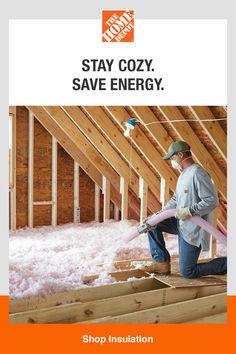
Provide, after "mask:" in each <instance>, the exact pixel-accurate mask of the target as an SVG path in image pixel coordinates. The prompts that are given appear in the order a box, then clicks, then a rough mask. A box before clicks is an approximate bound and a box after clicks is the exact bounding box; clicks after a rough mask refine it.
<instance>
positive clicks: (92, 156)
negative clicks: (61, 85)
mask: <svg viewBox="0 0 236 354" xmlns="http://www.w3.org/2000/svg"><path fill="white" fill-rule="evenodd" d="M28 109H29V110H31V111H32V113H33V114H34V115H35V117H36V118H37V120H38V121H39V122H40V123H41V124H42V125H43V126H44V127H45V129H47V131H48V132H49V133H50V134H51V135H53V136H55V138H56V139H57V141H58V142H59V143H60V145H61V146H62V147H63V148H64V149H65V150H66V151H67V152H68V154H70V156H71V157H72V158H73V159H74V160H75V161H76V162H77V163H78V164H79V165H80V166H81V167H82V169H83V170H84V171H85V172H86V173H87V174H88V176H89V177H90V178H91V179H92V180H93V181H94V182H95V183H96V184H97V185H98V186H99V187H100V188H102V174H103V175H105V176H106V177H110V178H111V180H112V185H113V187H112V188H111V200H112V201H113V202H114V203H115V204H117V205H118V206H119V207H121V198H120V193H119V190H120V189H119V188H120V181H119V176H118V174H117V173H116V172H115V171H114V170H113V169H112V168H111V166H110V165H109V164H108V163H107V162H106V161H105V160H104V159H103V158H102V156H101V155H100V154H99V153H98V152H97V150H96V149H95V148H94V147H93V146H92V145H91V144H90V143H89V141H88V140H87V139H83V138H84V137H82V136H81V135H80V132H79V131H78V136H76V137H77V138H78V139H73V140H72V139H71V138H70V137H69V136H68V135H66V133H65V132H64V131H63V130H62V129H61V127H60V126H59V125H58V124H57V123H56V122H55V121H54V120H53V119H52V117H51V116H50V115H49V113H48V112H46V111H45V110H44V109H43V108H42V107H41V106H39V107H37V106H32V107H28ZM69 123H70V122H69ZM70 127H71V129H73V132H74V134H75V135H76V133H77V130H78V129H76V127H74V126H73V124H72V126H71V125H70ZM80 138H81V139H82V140H80ZM81 147H83V152H82V151H81V149H80V148H81ZM88 157H89V159H88ZM101 173H102V174H101ZM153 204H154V203H153ZM129 206H130V208H132V209H133V210H134V212H135V213H136V214H138V215H139V205H138V201H137V200H136V199H135V198H134V196H133V195H131V193H129ZM153 210H154V211H155V210H156V205H155V204H154V205H153Z"/></svg>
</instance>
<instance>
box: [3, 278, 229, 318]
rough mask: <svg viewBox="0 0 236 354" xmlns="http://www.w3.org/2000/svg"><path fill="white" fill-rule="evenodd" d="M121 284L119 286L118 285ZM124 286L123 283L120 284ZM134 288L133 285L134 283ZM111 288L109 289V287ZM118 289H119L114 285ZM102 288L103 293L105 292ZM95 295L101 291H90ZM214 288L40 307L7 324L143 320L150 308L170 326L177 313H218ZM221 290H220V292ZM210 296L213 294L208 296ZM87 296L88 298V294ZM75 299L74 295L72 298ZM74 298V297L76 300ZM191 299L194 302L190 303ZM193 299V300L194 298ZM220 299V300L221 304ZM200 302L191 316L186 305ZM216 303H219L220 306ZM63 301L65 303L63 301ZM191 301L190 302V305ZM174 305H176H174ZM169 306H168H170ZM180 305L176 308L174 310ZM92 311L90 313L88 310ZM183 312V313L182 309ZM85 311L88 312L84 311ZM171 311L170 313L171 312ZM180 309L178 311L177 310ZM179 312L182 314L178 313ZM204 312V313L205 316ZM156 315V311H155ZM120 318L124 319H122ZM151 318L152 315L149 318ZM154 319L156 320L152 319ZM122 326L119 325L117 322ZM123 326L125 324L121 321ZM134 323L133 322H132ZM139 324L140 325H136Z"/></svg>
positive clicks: (169, 290)
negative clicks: (103, 319)
mask: <svg viewBox="0 0 236 354" xmlns="http://www.w3.org/2000/svg"><path fill="white" fill-rule="evenodd" d="M120 285H121V284H120ZM122 285H123V286H125V284H124V283H123V284H122ZM135 285H136V284H135ZM110 288H111V287H110ZM118 288H121V287H120V286H118ZM105 289H106V293H107V294H110V292H109V286H106V287H105ZM105 289H104V290H105ZM93 290H94V293H96V290H97V292H98V291H99V290H100V291H101V290H102V289H101V287H98V289H93ZM218 291H219V289H218V287H208V288H207V287H206V288H204V289H196V288H195V289H194V288H192V289H173V288H165V289H156V290H151V291H146V292H140V293H136V294H124V295H122V296H119V295H118V296H115V297H107V295H106V299H105V300H104V299H99V300H95V301H86V302H84V303H81V302H80V303H76V302H74V303H70V304H65V305H62V306H53V307H49V308H43V309H39V310H33V311H26V312H20V313H13V314H11V315H10V316H9V318H10V323H15V324H16V323H32V320H33V322H34V323H52V322H55V323H75V322H78V321H80V322H83V321H93V320H94V319H95V321H96V322H97V321H99V320H100V318H101V317H105V316H106V317H105V318H107V319H108V320H109V318H111V319H113V318H117V317H119V316H122V318H126V316H128V317H129V316H131V318H132V317H133V316H134V318H135V317H136V316H138V317H140V315H141V317H143V314H144V313H147V314H149V313H151V311H152V308H153V310H154V312H157V311H160V312H161V320H162V322H164V321H165V315H164V312H165V310H166V312H167V319H168V322H167V323H172V322H171V319H172V318H173V319H174V320H175V322H176V320H178V318H177V314H176V312H175V311H177V313H179V312H180V314H182V316H183V317H184V318H185V319H186V320H188V319H195V318H196V317H197V316H199V315H200V316H201V315H202V314H203V315H208V314H212V315H214V314H215V313H219V311H220V310H222V311H220V312H223V311H225V310H226V309H225V306H226V301H225V300H226V299H225V295H224V293H223V294H222V293H218ZM220 291H221V290H220ZM211 294H213V295H211ZM90 296H91V295H90ZM74 297H75V295H74ZM77 298H78V297H77ZM163 298H165V304H166V306H162V304H163ZM193 298H195V300H192V299H193ZM196 298H197V299H196ZM222 299H223V301H222ZM198 300H202V301H200V306H201V304H203V310H202V309H201V308H200V309H199V312H198V311H195V312H194V313H192V311H191V309H190V306H191V305H192V304H193V307H194V308H196V305H197V304H198ZM210 300H212V305H213V306H214V305H216V304H217V307H218V305H219V310H218V308H216V306H214V308H213V309H211V308H210ZM220 300H221V301H222V303H220ZM64 301H65V300H64ZM191 301H193V302H194V303H191ZM175 302H176V303H175ZM171 305H172V306H171ZM178 305H180V309H178V307H179V306H178ZM91 309H92V311H91ZM185 309H186V312H184V310H185ZM88 310H89V311H88ZM171 310H172V313H171ZM179 310H180V311H179ZM181 310H182V311H181ZM204 310H207V311H206V313H205V312H204ZM158 313H159V312H158ZM123 316H124V317H123ZM152 317H153V318H155V316H152ZM156 318H157V317H156ZM120 323H122V322H120ZM125 323H127V321H125ZM133 323H134V322H133ZM136 323H143V322H136Z"/></svg>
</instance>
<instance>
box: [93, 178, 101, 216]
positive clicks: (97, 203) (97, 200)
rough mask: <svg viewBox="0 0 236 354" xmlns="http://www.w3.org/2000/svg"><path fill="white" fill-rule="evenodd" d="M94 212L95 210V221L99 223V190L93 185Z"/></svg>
mask: <svg viewBox="0 0 236 354" xmlns="http://www.w3.org/2000/svg"><path fill="white" fill-rule="evenodd" d="M94 210H95V221H97V222H99V221H100V188H99V186H98V185H97V184H96V183H95V200H94Z"/></svg>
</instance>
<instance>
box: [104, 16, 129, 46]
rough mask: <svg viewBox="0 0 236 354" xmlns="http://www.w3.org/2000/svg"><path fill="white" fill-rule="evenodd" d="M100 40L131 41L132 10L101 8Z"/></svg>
mask: <svg viewBox="0 0 236 354" xmlns="http://www.w3.org/2000/svg"><path fill="white" fill-rule="evenodd" d="M102 41H103V42H133V41H134V10H102Z"/></svg>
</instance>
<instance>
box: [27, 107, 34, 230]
mask: <svg viewBox="0 0 236 354" xmlns="http://www.w3.org/2000/svg"><path fill="white" fill-rule="evenodd" d="M33 201H34V116H33V114H32V113H31V112H29V150H28V226H29V227H34V216H33Z"/></svg>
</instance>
